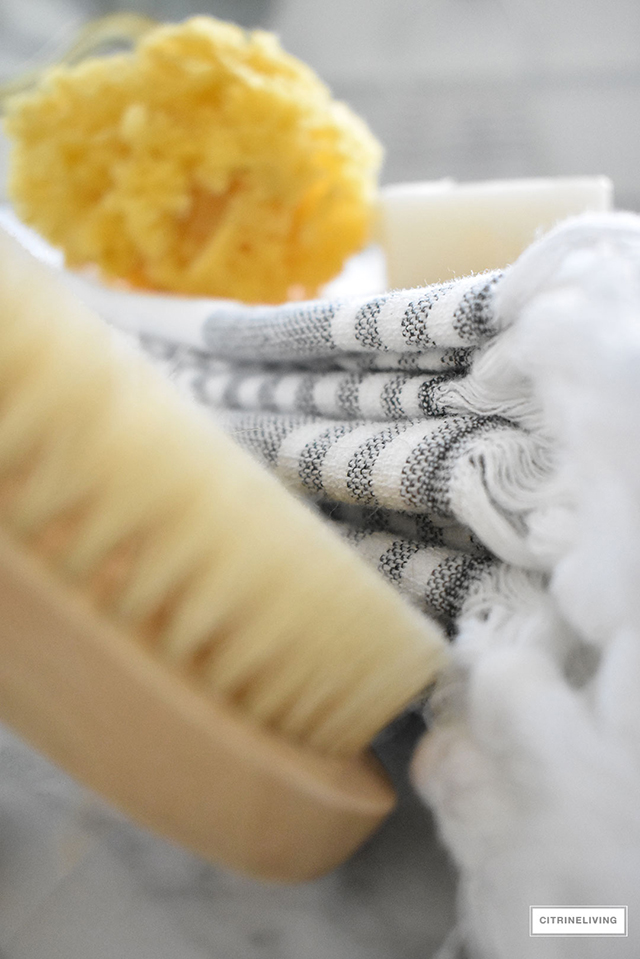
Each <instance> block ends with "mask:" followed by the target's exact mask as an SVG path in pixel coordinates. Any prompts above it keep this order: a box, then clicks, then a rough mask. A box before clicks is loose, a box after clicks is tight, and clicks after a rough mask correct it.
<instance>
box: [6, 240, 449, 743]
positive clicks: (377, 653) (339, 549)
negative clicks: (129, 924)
mask: <svg viewBox="0 0 640 959" xmlns="http://www.w3.org/2000/svg"><path fill="white" fill-rule="evenodd" d="M0 338H1V340H2V349H1V350H0V357H1V358H0V487H1V490H0V494H1V495H0V524H1V525H2V526H3V527H4V528H5V529H6V530H7V531H8V532H10V533H11V534H12V536H13V537H14V539H16V540H19V541H20V542H21V543H23V544H24V546H25V548H27V549H30V550H31V551H32V552H35V553H36V554H38V555H39V556H40V557H42V558H43V559H44V560H45V562H46V563H47V565H48V567H49V568H50V570H51V571H52V573H53V574H54V576H55V577H57V579H58V580H59V581H60V583H61V585H63V586H67V587H70V588H73V589H77V590H80V591H81V592H82V593H83V594H84V595H85V596H86V597H88V598H89V599H90V600H91V601H92V602H93V603H94V605H95V606H96V608H97V610H98V612H99V614H100V615H102V616H105V617H107V618H108V619H109V620H110V621H111V622H113V623H115V624H116V625H117V626H118V627H119V628H120V629H121V630H123V631H124V632H126V633H127V634H129V635H130V636H131V637H132V639H135V638H139V639H144V641H145V643H146V644H147V645H150V646H152V647H154V648H155V650H156V652H157V655H158V656H159V657H160V658H161V659H164V661H166V663H167V665H168V666H169V667H171V668H176V669H179V670H182V672H183V673H184V674H185V675H190V676H192V677H193V678H194V679H195V680H196V681H197V682H198V683H200V684H201V685H202V687H203V688H206V689H209V690H210V691H211V692H212V693H214V694H216V695H219V696H221V697H224V699H225V700H226V701H228V702H230V703H234V704H235V705H236V706H237V707H238V708H240V709H242V710H244V711H245V712H246V713H247V714H248V715H250V716H252V717H253V718H254V719H255V720H257V721H258V722H260V723H262V724H263V725H264V726H266V727H268V728H270V729H273V730H275V731H278V732H281V733H282V734H284V735H286V736H288V737H290V738H292V739H294V740H298V741H301V742H304V743H305V744H307V745H310V746H313V747H314V748H317V749H319V750H322V751H326V752H350V751H357V750H358V749H360V748H361V747H362V746H363V745H365V744H366V743H367V742H368V741H369V740H370V739H371V738H372V736H373V735H374V734H375V733H376V732H377V731H378V730H379V729H380V728H381V727H382V726H384V725H385V723H386V722H388V721H389V720H390V719H391V718H392V717H393V716H394V715H395V714H396V713H397V712H398V711H399V710H400V709H402V707H403V706H404V705H405V704H406V703H407V702H408V701H410V700H411V699H412V698H413V697H414V696H415V695H416V694H417V693H418V692H419V691H420V690H421V689H422V688H423V687H424V686H425V685H426V684H427V683H429V682H430V680H431V679H432V677H433V675H434V671H435V669H436V668H437V666H438V665H439V662H440V660H441V656H442V650H443V642H442V640H441V637H440V635H439V631H438V629H437V627H434V626H432V625H431V624H429V623H428V622H427V621H426V620H425V619H424V618H423V617H421V616H420V615H419V614H418V613H417V612H414V611H413V610H412V609H410V608H408V607H407V606H406V605H405V604H404V602H403V601H402V600H400V598H399V597H397V596H396V594H395V592H394V591H393V589H392V588H391V587H390V586H388V585H387V584H386V583H384V582H383V581H382V580H381V579H379V578H378V577H377V576H376V574H374V573H373V572H371V571H370V570H369V569H367V568H366V567H365V566H364V565H362V564H361V562H360V560H359V559H358V558H357V557H356V556H355V555H354V554H352V553H351V550H350V548H349V547H348V546H347V545H345V544H343V543H342V542H341V541H340V540H339V539H338V538H337V537H336V536H334V534H333V533H332V532H331V531H329V530H328V529H326V528H325V526H324V525H323V523H322V522H321V520H320V519H318V518H317V517H316V516H315V515H314V514H312V513H311V512H310V511H309V510H308V509H307V508H306V507H304V506H303V505H302V504H300V503H298V502H296V501H295V500H294V499H293V497H292V496H291V495H290V494H289V493H287V492H286V491H285V490H284V489H283V488H282V487H281V486H280V485H279V484H278V482H277V481H276V480H274V479H273V478H272V477H271V476H269V475H268V474H267V473H266V472H263V470H262V469H261V468H260V467H259V466H257V465H256V464H255V463H254V462H253V461H252V460H251V459H250V458H249V457H248V456H247V455H246V454H245V453H243V452H242V451H241V450H239V449H238V448H237V447H236V446H235V444H234V443H233V442H232V441H231V440H230V439H229V438H228V437H227V436H225V435H224V434H223V433H222V432H220V431H219V430H217V428H215V427H214V426H213V425H212V424H211V423H210V422H209V421H208V420H205V419H204V416H203V414H201V413H200V412H198V411H196V410H195V409H194V408H192V407H191V406H190V405H189V404H188V402H187V401H186V400H183V399H182V398H180V397H179V396H178V395H177V394H176V393H175V392H174V390H173V388H172V387H171V385H170V384H168V383H166V382H165V381H164V380H163V379H162V378H161V377H160V375H159V374H157V373H156V372H155V371H154V370H153V369H151V368H150V367H149V366H148V365H147V363H146V362H145V361H144V360H143V359H142V358H141V357H140V356H139V355H138V354H137V353H136V352H135V351H133V350H132V349H131V348H130V347H128V346H127V344H124V343H122V342H121V341H120V340H119V339H118V338H117V336H115V335H114V334H112V332H111V331H110V330H108V329H107V328H106V327H105V326H104V325H103V324H102V323H101V322H100V321H99V320H97V319H96V318H95V317H93V316H92V315H91V314H90V313H89V312H88V311H87V310H85V309H84V307H82V306H81V305H80V304H79V303H77V302H76V301H75V299H74V298H73V297H72V296H71V294H70V293H68V292H67V291H66V289H64V288H63V287H62V286H61V285H59V284H58V282H57V281H56V279H55V278H54V277H53V276H52V275H50V274H49V272H48V271H47V270H46V269H45V268H44V267H42V266H41V265H40V264H37V263H36V262H35V261H33V260H31V258H29V257H28V256H27V255H26V254H25V253H24V252H23V251H22V250H21V249H19V248H17V245H16V244H15V243H14V242H13V241H12V240H11V239H10V238H9V237H7V236H5V235H0ZM5 374H6V375H5Z"/></svg>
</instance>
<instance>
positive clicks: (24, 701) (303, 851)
mask: <svg viewBox="0 0 640 959" xmlns="http://www.w3.org/2000/svg"><path fill="white" fill-rule="evenodd" d="M0 719H2V720H3V721H5V722H6V723H7V724H8V725H10V726H12V727H13V728H14V729H15V730H16V731H17V732H18V733H19V734H21V735H22V736H24V738H25V739H26V740H28V741H29V742H30V743H31V744H32V745H33V746H34V747H35V748H36V749H38V750H39V751H41V752H42V753H44V754H45V755H47V756H48V757H49V758H50V759H52V760H53V761H54V762H55V763H57V764H59V765H60V766H61V767H62V768H63V769H65V770H66V771H67V772H69V773H70V774H71V775H72V776H74V777H76V778H77V779H78V780H80V781H81V782H83V783H84V784H85V785H87V786H89V787H90V788H91V789H94V790H95V791H96V792H98V793H100V794H101V795H102V796H103V797H104V798H105V799H107V800H108V801H110V802H111V803H113V804H114V805H115V806H117V807H119V808H120V809H121V810H123V811H124V812H126V813H127V814H128V815H130V816H131V818H132V819H134V820H136V821H137V822H139V823H141V824H142V825H145V826H148V827H150V828H151V829H153V830H156V831H157V832H159V833H161V834H162V835H164V836H165V837H167V838H169V839H171V840H174V841H175V842H178V843H180V844H182V845H184V846H186V847H188V848H189V849H191V850H193V851H194V852H196V853H198V854H200V855H202V856H204V857H206V858H208V859H211V860H214V861H216V862H220V863H223V864H225V865H227V866H230V867H231V868H233V869H237V870H240V871H242V872H245V873H249V874H251V875H254V876H259V877H262V878H266V879H276V880H288V881H293V880H302V879H309V878H312V877H315V876H317V875H320V874H322V873H323V872H326V871H328V870H330V869H331V868H333V867H334V866H336V865H337V864H338V863H340V862H341V861H343V860H344V859H346V858H347V857H348V856H349V854H350V853H351V852H352V851H353V850H354V849H355V848H356V847H357V846H358V845H360V843H361V842H362V841H363V840H364V839H365V838H366V837H367V836H368V835H369V834H370V833H371V832H372V831H373V830H374V829H375V828H376V826H377V825H378V824H379V822H380V821H381V819H382V818H383V817H384V816H385V815H386V814H387V813H388V812H389V811H390V809H391V808H392V807H393V804H394V794H393V790H392V788H391V786H390V785H389V783H388V781H387V780H386V778H385V776H384V773H383V771H382V769H381V768H380V767H379V766H378V764H377V763H376V761H375V760H374V758H373V757H372V756H369V755H363V756H359V757H356V758H353V759H344V760H343V759H334V758H329V757H323V756H320V755H316V754H313V753H311V752H310V751H308V750H305V749H302V748H300V749H298V748H296V747H295V746H293V745H290V744H288V743H286V742H284V741H282V740H280V739H278V738H276V737H274V736H272V735H270V734H269V733H267V732H265V731H264V730H262V729H260V728H259V727H257V726H255V725H252V724H250V723H249V722H248V721H247V720H245V719H244V718H243V717H242V716H241V715H240V714H239V713H238V712H237V711H236V710H233V709H231V708H229V707H227V706H225V705H224V704H223V703H222V702H220V701H215V700H214V699H213V698H212V697H211V695H210V694H205V693H201V692H200V691H199V690H198V689H197V688H196V687H195V685H192V684H190V683H189V682H188V681H187V680H185V679H183V678H182V677H181V676H179V675H177V674H176V673H174V672H171V671H170V670H169V669H168V668H167V667H166V666H165V665H164V664H163V663H162V662H161V661H160V660H159V659H158V658H157V657H156V656H154V655H152V654H151V653H150V652H148V651H147V650H146V649H145V648H144V647H142V646H141V645H140V644H138V643H136V642H134V641H133V640H131V639H129V638H128V637H127V636H124V635H122V634H120V633H119V632H118V631H117V630H116V629H115V628H113V627H112V626H111V625H109V624H108V623H106V622H105V621H104V620H102V619H100V618H99V617H98V615H97V614H96V612H95V611H94V610H93V609H92V608H91V607H90V606H89V604H88V603H87V602H86V601H84V600H83V598H82V597H81V596H80V595H75V594H72V593H70V592H69V591H67V590H63V589H62V588H61V587H60V586H58V584H57V583H56V582H55V581H54V580H53V578H52V577H51V576H50V575H49V574H48V573H47V571H46V570H45V569H44V568H43V567H42V566H40V565H39V563H37V562H36V561H35V560H34V559H32V558H31V557H29V556H27V555H26V554H25V553H24V552H23V551H22V550H21V549H19V548H18V547H16V546H15V545H14V544H13V543H12V541H11V540H10V539H9V538H8V537H7V536H6V535H5V534H4V533H0Z"/></svg>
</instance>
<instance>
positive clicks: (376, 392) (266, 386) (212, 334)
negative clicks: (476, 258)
mask: <svg viewBox="0 0 640 959" xmlns="http://www.w3.org/2000/svg"><path fill="white" fill-rule="evenodd" d="M506 275H507V274H505V273H502V272H494V273H488V274H483V275H480V276H472V277H465V278H463V279H460V280H455V281H452V282H450V283H444V284H439V285H436V286H432V287H427V288H422V289H416V290H401V291H394V292H391V293H387V294H383V295H377V296H375V297H372V298H367V297H362V296H360V297H355V298H346V299H342V300H335V301H330V300H319V301H314V302H306V303H296V304H286V305H283V306H281V307H247V306H242V305H240V304H234V303H227V302H224V303H220V304H219V305H217V306H216V305H212V304H209V308H208V311H207V313H206V314H205V315H203V316H202V319H201V321H200V323H199V325H198V330H197V331H196V333H195V335H194V329H193V324H191V328H190V331H189V337H188V339H187V338H185V339H187V341H186V342H181V327H180V323H179V318H176V322H175V324H174V325H173V326H172V327H170V328H169V329H168V330H167V327H166V324H165V325H164V328H163V329H162V330H161V331H160V330H159V331H158V332H155V333H154V332H153V325H152V324H151V325H150V324H149V323H146V324H145V326H144V328H143V329H142V331H141V332H140V333H139V338H140V342H141V344H142V346H143V348H144V349H145V351H146V352H147V353H148V354H149V355H150V356H151V357H152V358H153V359H154V361H155V362H156V363H158V364H159V365H160V366H161V367H163V368H164V370H165V372H166V373H167V374H168V375H169V376H170V377H171V378H172V379H173V380H174V381H175V382H176V383H177V384H178V385H179V387H180V388H181V389H182V390H183V391H186V392H187V393H189V394H190V395H191V396H192V397H194V398H195V399H196V400H197V402H198V403H200V404H202V405H204V406H205V407H207V408H209V409H210V410H211V411H212V414H213V415H214V416H215V418H216V419H217V420H218V421H219V422H220V423H222V425H223V426H224V427H225V429H227V430H228V431H229V432H230V433H231V434H232V435H233V436H234V437H235V438H236V439H237V441H238V442H239V443H240V444H241V445H243V446H244V447H245V448H246V449H248V450H249V451H250V452H251V453H252V454H254V455H255V456H257V457H258V458H259V459H261V460H262V461H263V462H264V463H265V464H266V465H267V466H268V467H269V468H270V469H272V470H274V471H275V472H276V473H277V475H278V476H279V477H280V478H281V479H282V480H283V481H284V482H285V484H286V485H287V486H288V487H289V488H290V489H291V490H293V491H294V492H296V493H298V494H300V495H302V496H305V497H308V498H310V499H311V500H312V501H313V502H314V503H315V504H316V505H317V506H318V507H319V508H320V509H321V510H322V511H323V513H324V514H325V515H326V516H327V517H328V518H329V519H330V520H331V521H332V522H334V523H335V524H336V528H337V529H338V530H339V531H340V532H341V533H342V534H343V535H344V536H346V537H347V539H348V540H349V541H350V542H351V543H352V544H353V546H354V548H355V549H356V550H357V551H358V552H359V553H360V555H361V556H362V557H364V559H365V560H367V561H368V562H369V563H372V564H373V565H374V566H376V567H377V568H378V569H379V570H380V572H381V573H382V574H383V575H384V576H385V577H386V578H388V579H389V580H391V581H392V582H394V583H395V584H396V585H397V586H398V587H399V588H400V589H401V590H402V591H403V592H404V593H405V595H407V596H408V598H409V599H410V600H411V601H412V602H414V603H416V604H417V605H419V606H420V607H421V608H422V609H423V610H425V612H428V613H429V614H431V615H436V616H437V617H439V618H440V619H441V620H443V621H445V622H446V623H447V624H448V625H452V624H453V623H454V622H455V620H456V618H457V617H458V616H459V614H460V612H461V610H462V609H463V608H464V607H465V604H468V603H469V602H473V603H474V604H477V602H478V599H479V598H482V596H484V595H485V594H486V595H489V594H491V593H492V592H493V591H494V590H495V589H496V588H498V586H497V584H499V588H501V589H504V588H505V587H504V584H505V576H506V575H507V573H508V565H509V564H515V565H518V566H524V567H526V568H532V569H534V570H535V569H537V567H538V563H537V561H536V560H535V559H534V558H533V557H532V556H531V554H530V552H529V550H528V548H527V546H526V544H525V541H524V540H525V536H524V534H525V532H526V528H527V515H528V512H529V511H530V510H531V508H532V503H533V501H534V499H535V496H536V495H537V491H538V489H539V487H540V485H541V484H542V483H543V482H544V480H545V477H546V476H547V474H548V471H549V468H550V463H551V458H550V449H549V444H548V442H547V441H546V439H545V437H544V436H541V435H540V433H539V431H537V430H536V429H535V428H532V427H534V426H535V421H536V409H535V404H534V403H533V402H532V400H531V398H530V397H529V396H528V395H527V392H526V390H524V391H523V390H514V389H511V388H509V389H508V390H507V391H506V392H505V390H504V389H502V387H499V388H498V389H497V391H496V389H495V388H494V387H493V386H492V385H491V384H492V379H495V377H493V374H492V369H493V367H495V364H496V360H497V361H498V363H499V350H498V351H496V346H499V343H500V341H501V339H502V337H503V336H504V335H505V334H503V333H501V328H502V325H503V324H502V321H501V320H500V319H499V317H498V312H497V308H496V303H497V298H498V296H499V292H500V289H501V286H502V284H503V283H504V281H505V276H506ZM499 334H500V335H499ZM194 343H195V344H196V345H194Z"/></svg>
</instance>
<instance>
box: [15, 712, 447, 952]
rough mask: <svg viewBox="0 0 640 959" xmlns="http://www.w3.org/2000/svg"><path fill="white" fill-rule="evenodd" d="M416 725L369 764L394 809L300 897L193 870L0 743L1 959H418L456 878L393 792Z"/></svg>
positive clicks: (420, 817)
mask: <svg viewBox="0 0 640 959" xmlns="http://www.w3.org/2000/svg"><path fill="white" fill-rule="evenodd" d="M416 724H417V720H415V719H413V718H409V719H407V720H404V721H400V722H399V723H398V724H397V725H396V727H395V728H394V729H392V730H391V731H389V732H388V734H387V735H386V737H385V741H383V742H381V743H380V745H379V751H380V753H381V755H382V756H383V758H384V761H385V763H386V764H387V766H388V768H389V769H390V772H391V774H392V776H393V777H394V778H395V780H396V781H397V783H398V784H399V788H400V794H401V798H400V803H399V807H398V810H397V811H396V813H395V814H394V815H393V816H392V817H391V819H390V820H389V821H388V822H387V823H386V824H385V826H384V827H383V828H382V829H381V830H380V832H379V833H378V834H377V835H376V836H375V837H374V838H373V839H372V840H370V842H369V843H368V844H367V845H366V846H365V847H364V848H363V849H361V850H360V851H359V852H358V853H357V854H356V855H355V856H354V857H353V858H352V859H351V861H350V862H348V863H346V864H345V865H344V866H342V867H341V868H340V869H338V870H336V871H335V872H334V873H333V874H331V875H329V876H325V877H324V878H322V879H320V880H317V881H315V882H311V883H306V884H303V885H299V886H289V887H287V886H276V885H269V884H263V883H260V882H256V881H252V880H248V879H245V878H242V877H239V876H236V875H232V874H231V873H228V872H225V871H224V870H221V869H216V868H214V867H211V866H209V865H207V864H204V863H202V862H200V861H199V860H197V859H195V858H194V857H192V856H190V855H187V854H186V853H183V852H182V851H180V850H177V849H175V848H173V847H170V846H169V845H167V844H166V843H164V842H162V841H161V840H158V839H156V838H153V837H151V836H149V835H148V834H147V833H145V832H143V831H142V830H139V829H137V828H136V827H134V826H133V825H131V824H129V823H127V822H125V821H123V820H122V819H121V818H119V817H117V816H116V815H115V814H113V813H111V812H110V811H108V810H107V809H105V807H103V806H102V805H101V804H100V803H98V802H97V801H96V800H95V799H94V798H93V797H89V796H88V795H87V794H86V793H85V792H84V791H83V790H81V789H80V788H79V787H78V786H76V785H75V784H74V783H73V782H72V781H71V780H70V779H68V778H67V777H66V776H65V775H63V774H62V773H60V772H59V771H58V770H56V769H54V768H53V767H51V766H50V765H49V764H48V763H46V762H45V761H44V760H43V759H41V758H40V757H39V756H38V755H36V754H35V753H34V752H32V751H31V750H30V749H28V748H27V747H26V746H25V745H23V744H22V743H21V742H19V741H18V740H17V739H16V738H15V737H13V736H12V735H11V734H10V733H8V732H7V731H5V730H2V731H1V736H0V957H2V959H301V957H303V956H304V957H305V959H431V957H433V956H434V954H435V952H436V951H437V949H438V947H439V946H440V944H441V942H442V941H443V939H444V938H445V937H446V935H447V932H448V930H449V928H450V927H451V925H452V923H453V908H454V907H453V900H454V886H455V879H454V875H453V871H452V869H451V867H450V865H449V863H448V862H447V858H446V854H445V853H444V852H443V850H442V848H441V847H440V845H439V843H438V842H437V839H436V838H435V835H434V830H433V826H432V823H431V820H430V817H429V815H428V813H427V812H426V810H425V809H424V808H423V807H422V806H421V805H420V803H419V802H418V800H417V799H416V798H415V796H414V795H413V793H412V792H411V790H410V788H409V787H408V785H407V781H406V767H407V761H408V756H409V752H410V747H411V744H412V741H413V740H414V739H415V734H416V729H415V726H416Z"/></svg>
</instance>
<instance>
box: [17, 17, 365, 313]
mask: <svg viewBox="0 0 640 959" xmlns="http://www.w3.org/2000/svg"><path fill="white" fill-rule="evenodd" d="M5 129H6V132H7V134H8V135H9V137H10V138H11V139H12V141H13V149H12V153H11V159H10V175H9V193H10V196H11V198H12V200H13V202H14V205H15V207H16V210H17V212H18V214H19V216H20V217H21V218H22V219H23V220H24V221H25V222H26V223H28V224H30V225H31V226H33V227H34V228H35V229H36V230H38V231H39V232H40V233H41V234H42V235H43V236H45V237H46V238H47V239H48V240H49V241H50V242H51V243H53V244H54V245H56V246H59V247H61V248H62V249H63V250H64V252H65V255H66V259H67V262H68V264H69V265H71V266H82V265H86V264H95V265H97V266H98V267H99V269H100V270H101V271H102V273H103V275H104V276H105V277H110V278H114V277H119V278H123V279H125V280H127V281H128V282H129V283H131V284H132V285H133V286H136V287H142V288H146V289H156V290H166V291H175V292H182V293H190V294H199V295H208V296H222V297H231V298H236V299H241V300H245V301H247V302H264V303H269V302H272V303H275V302H282V301H283V300H286V299H288V298H290V297H291V296H292V295H296V294H297V295H303V296H313V295H315V294H316V292H317V290H318V287H319V286H320V285H321V284H322V283H324V282H326V281H327V280H329V279H331V278H332V277H333V276H335V275H336V274H337V273H338V272H339V270H340V268H341V266H342V264H343V262H344V260H345V258H346V257H347V256H349V255H350V254H352V253H353V252H355V251H356V250H358V249H359V248H360V247H361V246H362V244H363V243H364V242H365V240H366V238H367V234H368V230H369V225H370V217H371V210H372V203H373V199H374V196H375V192H376V181H377V172H378V169H379V165H380V161H381V149H380V146H379V144H378V142H377V141H376V140H375V138H374V137H373V135H372V134H371V132H370V131H369V129H368V128H367V126H366V125H365V123H364V122H363V121H362V120H360V119H359V118H358V117H357V116H356V115H355V114H354V113H353V112H351V110H349V108H348V107H347V106H345V105H344V104H342V103H339V102H336V101H334V100H333V99H332V98H331V95H330V92H329V90H328V89H327V87H326V86H325V85H324V84H323V83H321V81H320V80H319V79H318V77H317V76H316V75H315V74H314V73H313V71H312V70H311V69H310V68H309V67H307V66H306V65H304V64H303V63H301V62H300V61H299V60H297V59H296V58H295V57H292V56H290V55H289V54H287V53H285V52H284V51H283V50H282V48H281V46H280V45H279V42H278V40H277V38H276V37H275V36H274V35H273V34H271V33H268V32H265V31H261V30H255V31H253V32H246V31H244V30H243V29H241V28H240V27H237V26H235V25H233V24H229V23H224V22H222V21H219V20H215V19H213V18H210V17H195V18H193V19H191V20H188V21H186V22H184V23H181V24H167V25H162V26H158V27H156V28H154V29H152V30H151V31H150V32H149V33H147V34H146V35H145V36H144V37H143V38H142V40H141V41H139V43H138V45H137V46H136V47H135V48H134V49H133V50H132V51H131V52H128V53H123V54H119V55H116V56H110V57H96V58H93V59H88V60H85V61H84V62H82V63H81V64H79V65H77V66H74V67H54V68H51V69H50V70H48V71H47V72H46V73H45V74H44V76H43V78H42V79H41V81H40V83H39V85H38V87H37V88H36V89H35V90H33V91H30V92H29V93H26V94H21V95H20V96H16V97H14V98H13V99H12V100H10V101H9V104H8V107H7V115H6V118H5Z"/></svg>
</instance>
